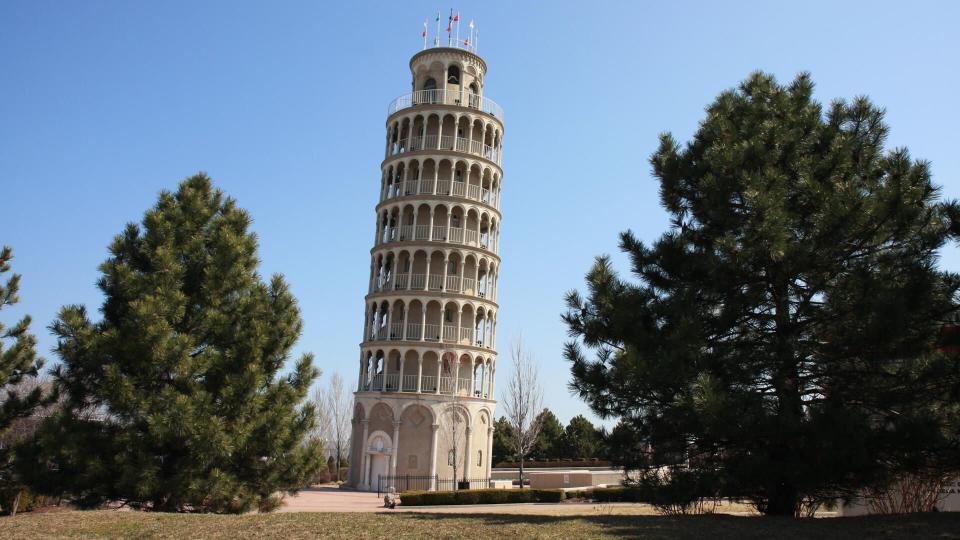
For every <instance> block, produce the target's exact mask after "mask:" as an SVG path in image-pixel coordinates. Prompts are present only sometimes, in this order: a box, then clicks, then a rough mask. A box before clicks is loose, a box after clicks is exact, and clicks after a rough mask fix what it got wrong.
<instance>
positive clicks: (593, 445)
mask: <svg viewBox="0 0 960 540" xmlns="http://www.w3.org/2000/svg"><path fill="white" fill-rule="evenodd" d="M601 442H602V441H601V437H600V433H599V432H598V431H597V428H595V427H593V423H591V422H590V421H589V420H587V419H586V418H584V417H583V415H580V414H578V415H577V416H574V417H573V418H571V419H570V423H569V424H567V427H566V429H565V430H564V432H563V454H564V457H568V458H573V459H577V458H584V459H590V458H593V457H599V456H598V454H599V453H600V446H601Z"/></svg>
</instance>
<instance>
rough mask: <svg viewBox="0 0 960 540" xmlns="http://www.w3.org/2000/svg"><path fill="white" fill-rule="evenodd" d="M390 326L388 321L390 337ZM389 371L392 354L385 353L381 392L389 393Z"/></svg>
mask: <svg viewBox="0 0 960 540" xmlns="http://www.w3.org/2000/svg"><path fill="white" fill-rule="evenodd" d="M389 325H390V322H389V321H388V322H387V332H388V334H387V335H390V334H389V332H390V326H389ZM389 369H390V352H389V351H387V352H386V353H384V355H383V371H382V372H381V379H380V391H381V392H386V391H387V373H388V371H389Z"/></svg>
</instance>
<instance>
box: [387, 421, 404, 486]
mask: <svg viewBox="0 0 960 540" xmlns="http://www.w3.org/2000/svg"><path fill="white" fill-rule="evenodd" d="M400 424H401V422H400V421H399V420H398V421H396V422H394V423H393V451H392V452H391V456H390V476H396V475H397V451H398V450H399V449H400ZM387 487H390V486H387Z"/></svg>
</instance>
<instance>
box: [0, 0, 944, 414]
mask: <svg viewBox="0 0 960 540" xmlns="http://www.w3.org/2000/svg"><path fill="white" fill-rule="evenodd" d="M450 7H451V6H450V5H445V4H436V3H426V2H419V1H406V2H391V3H387V2H381V3H377V4H373V3H362V2H338V3H336V4H335V3H333V2H315V1H310V2H256V3H254V2H226V1H223V2H128V1H99V0H97V1H87V2H63V1H60V2H50V1H42V0H20V1H17V0H6V1H4V2H2V3H0V193H2V196H3V204H2V210H0V243H3V244H9V245H11V246H13V247H14V249H15V255H16V260H15V270H16V271H17V272H20V273H22V274H23V276H24V278H23V284H22V291H21V296H22V302H21V304H20V305H19V306H17V307H16V309H11V310H9V312H8V311H6V310H5V311H4V313H3V315H2V317H3V320H4V321H5V322H10V321H12V320H13V319H14V318H15V317H18V316H19V315H21V314H23V313H30V314H31V315H33V317H34V326H33V330H34V332H35V333H37V334H38V337H39V339H40V346H41V350H42V352H43V353H44V354H45V355H46V356H47V357H48V358H49V360H50V361H54V360H55V358H54V357H53V355H52V354H50V353H49V350H50V348H51V347H52V346H53V344H54V341H53V339H52V338H51V337H50V335H49V333H48V332H47V330H46V326H47V325H49V324H50V322H51V321H52V320H53V318H54V316H55V314H56V312H57V310H58V308H59V306H61V305H63V304H67V303H82V304H86V305H87V306H89V307H90V308H91V309H92V310H95V309H96V308H98V307H99V306H100V304H101V302H102V297H101V295H100V293H99V291H98V290H97V289H96V287H95V282H96V280H97V277H98V274H97V271H96V267H97V265H98V264H99V263H100V262H101V261H103V260H104V258H105V257H106V255H107V250H106V247H107V245H108V244H109V242H110V240H111V238H112V237H113V236H114V235H115V234H117V233H118V232H120V231H121V229H122V227H123V225H124V224H125V223H126V222H128V221H131V220H134V221H139V220H140V219H141V217H142V215H143V212H144V211H145V210H146V209H147V208H148V207H150V206H151V205H153V204H154V202H155V199H156V195H157V192H158V191H159V190H161V189H174V188H175V187H176V185H177V183H178V182H179V181H180V180H181V179H182V178H184V177H186V176H188V175H190V174H193V173H195V172H197V171H201V170H202V171H207V172H208V173H209V174H210V175H211V176H212V177H213V179H214V181H215V182H216V183H217V185H218V186H219V187H221V188H223V189H224V190H226V191H227V192H228V193H229V194H230V195H232V196H234V197H235V198H236V199H237V200H238V201H239V203H240V205H241V206H243V207H245V208H247V209H248V210H249V211H250V212H251V213H252V215H253V217H254V219H255V223H254V227H253V228H254V230H255V232H256V233H257V234H258V236H259V238H260V254H261V257H262V260H263V265H262V270H263V273H264V275H268V274H270V273H273V272H282V273H283V274H285V275H286V277H287V279H288V280H289V282H290V284H291V286H292V288H293V291H294V293H295V294H296V296H297V297H298V298H299V301H300V307H301V309H302V312H303V319H304V321H305V330H304V334H303V337H302V338H301V340H300V342H299V344H298V346H297V349H298V351H313V352H314V353H316V356H317V360H318V364H319V366H320V367H321V368H322V369H323V370H324V372H325V375H324V376H325V377H326V376H327V375H328V374H330V373H332V372H334V371H339V372H341V373H343V374H344V375H345V377H346V379H347V380H348V381H354V380H355V378H356V366H357V364H356V362H357V361H358V357H359V352H358V348H357V345H358V342H359V341H360V338H361V328H362V319H363V295H364V294H365V293H366V284H367V276H368V265H369V256H368V251H369V249H370V247H371V240H372V238H373V228H374V212H373V207H374V204H375V202H376V197H377V193H378V179H379V174H380V173H379V163H380V160H381V158H382V157H383V155H382V154H383V147H382V144H383V137H384V121H385V114H386V107H387V104H388V103H389V101H390V100H391V99H393V98H394V97H396V96H397V95H400V94H402V93H405V92H407V91H408V89H409V84H410V83H409V73H408V67H407V62H408V60H409V57H410V56H411V55H412V54H413V53H415V52H417V51H418V50H419V49H420V45H421V39H420V31H421V26H422V24H423V19H424V18H425V17H432V16H433V14H435V13H436V11H437V10H438V9H440V10H441V11H443V12H444V16H446V13H448V11H449V8H450ZM454 7H456V6H454ZM459 8H460V12H461V14H462V16H463V17H464V19H465V20H470V19H471V18H472V19H476V20H477V21H478V23H479V25H480V29H481V41H480V53H481V55H482V56H483V57H484V58H486V60H487V62H488V64H489V66H490V71H489V74H488V77H487V79H486V95H487V96H488V97H490V98H492V99H494V100H496V101H497V102H499V103H500V104H501V105H502V106H503V107H504V109H505V110H506V136H505V153H504V160H503V165H504V169H505V177H504V193H503V212H504V222H503V226H504V228H503V235H502V246H501V247H502V256H503V274H502V279H501V282H500V287H501V289H500V294H499V300H500V303H501V315H500V319H499V326H498V332H499V335H498V345H499V347H500V349H501V352H502V353H505V352H506V349H507V345H508V344H509V343H510V342H511V340H513V339H515V338H516V337H517V336H519V335H520V334H521V332H522V333H523V336H524V339H525V341H526V343H527V344H528V345H529V346H530V348H531V349H533V350H534V351H535V353H536V355H537V357H538V358H539V360H540V362H541V365H542V369H541V371H542V374H543V383H544V386H545V387H546V389H547V395H546V404H547V405H548V406H549V407H550V408H551V409H553V410H554V411H555V412H556V413H557V415H558V416H559V417H560V419H561V420H562V421H566V420H567V419H569V418H570V417H571V416H573V415H576V414H578V413H582V412H586V411H587V408H586V406H585V405H584V404H583V403H582V402H580V401H579V400H577V399H576V398H574V397H571V396H570V394H569V392H568V390H567V388H566V383H567V381H568V379H569V370H568V366H567V364H566V362H565V361H564V360H563V359H562V358H561V347H562V344H563V342H564V341H565V340H566V329H565V327H564V326H563V324H562V323H561V321H560V314H561V312H562V311H563V310H564V304H563V294H564V292H565V291H567V290H569V289H571V288H574V287H582V283H583V274H584V273H585V272H586V271H587V269H588V268H589V266H590V264H591V263H592V261H593V258H594V257H595V256H596V255H598V254H601V253H615V252H616V251H617V250H616V243H617V233H618V232H620V231H621V230H624V229H627V228H632V229H633V230H634V231H636V232H637V233H638V234H639V236H640V237H642V238H644V239H646V240H652V239H654V238H656V237H657V236H658V235H659V234H660V233H661V232H662V231H663V230H664V229H665V227H666V217H665V214H664V212H663V211H662V209H661V208H660V207H659V204H658V199H657V184H656V182H655V181H654V180H653V179H652V178H651V176H650V166H649V165H648V162H647V158H648V157H649V155H650V153H651V152H652V151H653V150H654V149H655V147H656V144H657V134H658V133H659V132H661V131H672V132H673V133H674V134H675V135H676V136H677V137H678V138H679V139H681V140H686V139H688V138H689V137H690V135H691V134H692V132H693V131H694V129H695V128H696V125H697V122H698V121H699V120H700V119H701V117H702V115H703V108H704V106H706V105H707V104H708V103H709V102H710V101H711V100H712V99H713V98H714V97H715V96H716V94H717V93H719V92H720V91H722V90H724V89H727V88H730V87H732V86H734V85H735V84H736V83H737V82H738V81H740V80H742V79H743V78H745V77H746V76H747V75H748V74H749V73H750V72H751V71H753V70H757V69H762V70H766V71H769V72H772V73H774V74H775V75H777V76H778V77H779V78H780V79H781V80H783V81H785V80H788V79H790V78H791V77H793V76H794V75H795V74H796V73H797V72H799V71H810V72H811V73H812V74H813V78H814V80H815V81H816V82H817V85H818V87H817V88H818V92H817V95H818V98H819V99H821V100H823V101H829V100H831V99H833V98H836V97H846V98H849V97H852V96H855V95H858V94H868V95H869V96H870V97H871V98H873V99H874V101H875V102H877V103H878V104H880V105H883V106H885V107H886V108H887V110H888V115H887V119H888V122H889V124H890V126H891V128H892V131H891V135H890V139H889V144H890V145H891V146H908V147H909V148H910V150H911V151H912V152H913V154H914V156H916V157H921V158H923V159H927V160H930V161H931V162H932V169H933V173H934V175H935V180H936V181H937V182H938V183H940V184H941V185H943V188H944V189H943V191H944V194H945V195H946V196H948V197H960V150H958V148H960V144H958V143H960V138H958V136H957V129H958V127H960V110H958V104H957V96H958V95H960V69H958V68H960V64H958V58H960V33H958V32H957V25H958V20H960V3H957V2H946V1H945V2H940V3H934V2H909V3H907V2H790V3H782V2H736V3H733V2H699V3H693V2H687V3H682V4H681V3H677V2H669V3H667V2H616V3H615V2H558V3H547V2H516V1H514V2H490V1H485V2H470V3H463V4H461V5H460V6H459ZM431 27H432V24H431ZM616 261H618V263H619V264H620V267H621V268H622V269H626V266H625V259H624V258H623V257H620V256H618V257H616ZM943 265H944V266H946V267H949V268H951V269H953V270H960V256H958V255H957V253H956V250H955V249H954V248H951V249H950V250H948V251H947V252H946V253H944V257H943ZM508 365H509V355H507V354H501V357H500V369H499V370H498V371H497V375H498V388H500V389H502V388H504V386H505V383H506V375H507V373H508Z"/></svg>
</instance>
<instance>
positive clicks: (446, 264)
mask: <svg viewBox="0 0 960 540" xmlns="http://www.w3.org/2000/svg"><path fill="white" fill-rule="evenodd" d="M449 222H450V216H449V215H448V216H447V238H450V225H449ZM449 266H450V253H448V252H446V251H444V252H443V281H441V282H440V290H441V291H446V290H447V268H449ZM445 308H446V306H444V305H442V304H441V305H440V310H441V311H444V310H445ZM440 321H441V323H445V322H446V320H445V319H444V317H442V316H441V317H440ZM440 326H441V327H442V326H443V324H441V325H440ZM443 337H444V336H443V328H441V329H440V339H443Z"/></svg>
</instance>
